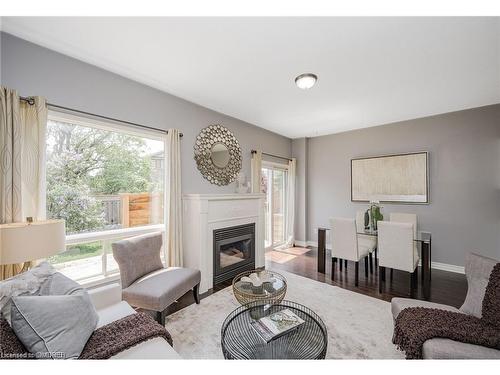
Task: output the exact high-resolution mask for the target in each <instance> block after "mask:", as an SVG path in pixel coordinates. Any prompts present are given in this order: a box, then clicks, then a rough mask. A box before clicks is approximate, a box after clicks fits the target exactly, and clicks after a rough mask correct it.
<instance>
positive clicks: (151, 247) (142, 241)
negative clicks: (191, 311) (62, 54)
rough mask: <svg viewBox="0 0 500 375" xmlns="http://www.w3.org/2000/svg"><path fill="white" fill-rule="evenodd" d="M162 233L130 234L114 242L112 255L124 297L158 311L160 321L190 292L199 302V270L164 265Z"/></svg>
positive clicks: (143, 307) (144, 307)
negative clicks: (129, 236)
mask: <svg viewBox="0 0 500 375" xmlns="http://www.w3.org/2000/svg"><path fill="white" fill-rule="evenodd" d="M161 247H162V234H161V233H153V234H146V235H142V236H137V237H132V238H128V239H126V240H122V241H118V242H115V243H113V244H112V248H113V257H114V258H115V260H116V262H117V263H118V267H119V268H120V278H121V287H122V298H123V300H125V301H127V302H128V303H129V304H130V305H132V306H134V307H138V308H142V309H146V310H151V311H155V312H156V317H157V320H158V323H160V324H162V325H164V324H165V315H166V313H167V309H168V306H170V305H171V304H172V303H173V302H175V301H176V300H177V299H179V298H180V297H182V296H183V295H184V294H186V293H187V292H189V291H191V290H192V292H193V295H194V299H195V302H196V303H200V299H199V295H198V293H199V285H200V280H201V273H200V271H199V270H194V269H190V268H179V267H167V268H164V267H163V263H162V261H161V257H160V251H161Z"/></svg>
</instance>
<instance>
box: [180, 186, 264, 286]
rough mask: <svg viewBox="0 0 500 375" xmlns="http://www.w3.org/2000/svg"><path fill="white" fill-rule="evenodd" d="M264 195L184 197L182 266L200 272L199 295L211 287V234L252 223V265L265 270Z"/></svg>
mask: <svg viewBox="0 0 500 375" xmlns="http://www.w3.org/2000/svg"><path fill="white" fill-rule="evenodd" d="M264 198H265V195H264V194H184V195H183V197H182V201H183V243H184V258H183V260H184V266H185V267H190V268H196V269H199V270H200V271H201V285H200V292H201V293H204V292H206V291H208V290H209V289H211V288H212V287H213V231H214V230H215V229H220V228H226V227H232V226H236V225H244V224H251V223H255V266H256V267H264V263H265V259H264V235H265V234H264V230H265V223H264Z"/></svg>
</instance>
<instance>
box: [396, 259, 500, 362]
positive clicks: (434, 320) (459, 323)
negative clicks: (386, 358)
mask: <svg viewBox="0 0 500 375" xmlns="http://www.w3.org/2000/svg"><path fill="white" fill-rule="evenodd" d="M436 337H441V338H446V339H451V340H454V341H459V342H463V343H467V344H474V345H481V346H486V347H489V348H494V349H500V263H498V264H496V265H495V267H494V268H493V271H492V272H491V275H490V278H489V281H488V286H487V287H486V292H485V295H484V299H483V304H482V317H481V318H477V317H475V316H471V315H466V314H461V313H457V312H452V311H445V310H439V309H434V308H425V307H409V308H406V309H404V310H403V311H401V313H399V315H398V317H397V318H396V323H395V326H394V336H393V340H392V341H393V343H394V344H395V345H397V346H398V349H400V350H402V351H404V352H405V354H406V358H407V359H421V358H422V347H423V345H424V342H425V341H427V340H429V339H432V338H436Z"/></svg>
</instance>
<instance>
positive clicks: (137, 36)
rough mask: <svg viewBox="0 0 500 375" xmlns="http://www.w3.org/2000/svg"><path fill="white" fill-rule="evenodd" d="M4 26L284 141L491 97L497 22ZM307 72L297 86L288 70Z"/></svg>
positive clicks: (109, 21) (145, 21)
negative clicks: (313, 78) (310, 76)
mask: <svg viewBox="0 0 500 375" xmlns="http://www.w3.org/2000/svg"><path fill="white" fill-rule="evenodd" d="M2 22H3V24H2V28H3V30H4V31H6V32H8V33H11V34H14V35H17V36H19V37H21V38H24V39H27V40H29V41H32V42H34V43H37V44H40V45H42V46H45V47H48V48H50V49H53V50H56V51H58V52H61V53H64V54H66V55H69V56H72V57H75V58H77V59H80V60H83V61H86V62H89V63H91V64H94V65H97V66H99V67H101V68H104V69H107V70H110V71H112V72H115V73H118V74H120V75H122V76H125V77H128V78H131V79H133V80H136V81H139V82H142V83H145V84H147V85H150V86H153V87H155V88H158V89H160V90H163V91H166V92H168V93H171V94H173V95H176V96H179V97H181V98H184V99H187V100H189V101H192V102H195V103H197V104H200V105H202V106H205V107H208V108H211V109H214V110H216V111H219V112H222V113H225V114H227V115H230V116H234V117H236V118H239V119H241V120H244V121H247V122H250V123H253V124H255V125H257V126H260V127H263V128H266V129H269V130H272V131H274V132H277V133H279V134H283V135H285V136H288V137H291V138H296V137H303V136H315V135H323V134H330V133H336V132H341V131H346V130H351V129H357V128H363V127H369V126H375V125H380V124H385V123H389V122H394V121H400V120H407V119H413V118H418V117H423V116H428V115H433V114H438V113H445V112H450V111H455V110H461V109H466V108H472V107H478V106H483V105H488V104H493V103H499V102H500V18H437V17H434V18H403V17H398V18H367V17H366V18H326V17H325V18H164V17H163V18H160V17H158V18H143V17H136V18H99V17H90V18H82V17H77V18H70V17H57V18H56V17H17V18H16V17H3V19H2ZM305 72H312V73H315V74H317V75H318V77H319V79H318V82H317V84H316V86H314V87H313V88H312V89H310V90H306V91H303V90H299V89H298V88H297V87H296V86H295V84H294V78H295V76H297V75H298V74H301V73H305Z"/></svg>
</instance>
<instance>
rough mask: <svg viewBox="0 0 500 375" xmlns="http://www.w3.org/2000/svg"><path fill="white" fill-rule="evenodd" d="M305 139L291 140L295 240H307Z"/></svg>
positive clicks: (306, 142) (306, 143)
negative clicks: (294, 162)
mask: <svg viewBox="0 0 500 375" xmlns="http://www.w3.org/2000/svg"><path fill="white" fill-rule="evenodd" d="M307 145H308V139H307V138H297V139H294V140H292V156H293V157H294V158H296V159H297V170H296V174H297V180H296V189H295V240H296V241H298V242H300V243H302V242H306V238H307V181H308V180H307Z"/></svg>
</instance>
